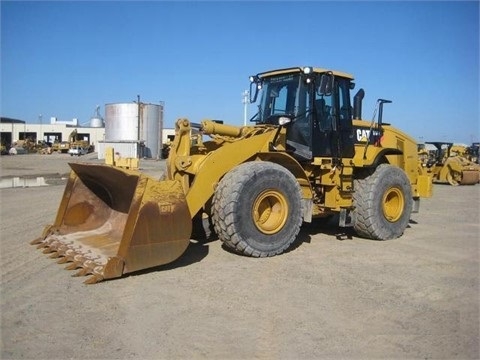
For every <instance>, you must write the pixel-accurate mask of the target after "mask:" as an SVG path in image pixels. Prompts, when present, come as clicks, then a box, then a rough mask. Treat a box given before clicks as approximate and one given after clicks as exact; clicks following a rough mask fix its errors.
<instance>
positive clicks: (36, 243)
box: [30, 237, 43, 245]
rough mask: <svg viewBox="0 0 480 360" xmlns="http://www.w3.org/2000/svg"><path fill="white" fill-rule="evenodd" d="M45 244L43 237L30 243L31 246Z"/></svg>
mask: <svg viewBox="0 0 480 360" xmlns="http://www.w3.org/2000/svg"><path fill="white" fill-rule="evenodd" d="M42 243H43V237H38V238H36V239H33V240H32V241H30V245H38V244H42Z"/></svg>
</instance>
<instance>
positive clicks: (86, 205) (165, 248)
mask: <svg viewBox="0 0 480 360" xmlns="http://www.w3.org/2000/svg"><path fill="white" fill-rule="evenodd" d="M69 165H70V167H71V169H72V171H71V172H70V177H69V179H68V183H67V185H66V187H65V191H64V194H63V198H62V200H61V202H60V206H59V209H58V212H57V216H56V219H55V223H54V224H53V225H50V226H47V227H46V228H45V230H44V232H43V234H42V236H41V237H40V238H38V239H36V240H33V241H32V242H31V244H38V247H39V248H44V252H45V253H52V257H54V258H59V261H58V262H59V263H70V264H68V266H67V269H69V270H73V269H79V271H78V272H77V274H76V275H91V277H90V278H89V279H87V281H85V282H86V283H96V282H98V281H101V280H103V279H111V278H116V277H120V276H122V275H123V274H126V273H130V272H133V271H137V270H141V269H146V268H150V267H155V266H158V265H163V264H167V263H170V262H172V261H174V260H175V259H177V258H178V257H180V256H181V255H182V254H183V252H184V251H185V250H186V248H187V246H188V244H189V241H190V234H191V229H192V223H191V216H190V212H189V210H188V207H187V203H186V201H185V194H184V193H183V190H182V186H181V184H180V183H179V182H177V181H171V180H165V181H157V180H155V179H153V178H152V177H149V176H147V175H145V174H142V173H140V172H138V171H134V170H126V169H121V168H117V167H113V166H108V165H93V164H81V163H71V164H69Z"/></svg>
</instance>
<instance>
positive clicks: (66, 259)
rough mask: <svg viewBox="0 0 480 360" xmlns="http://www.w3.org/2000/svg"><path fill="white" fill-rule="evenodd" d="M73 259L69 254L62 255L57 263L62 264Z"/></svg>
mask: <svg viewBox="0 0 480 360" xmlns="http://www.w3.org/2000/svg"><path fill="white" fill-rule="evenodd" d="M71 261H72V260H70V259H69V258H68V257H67V256H62V257H61V258H60V259H58V261H57V264H60V265H61V264H65V263H67V262H71Z"/></svg>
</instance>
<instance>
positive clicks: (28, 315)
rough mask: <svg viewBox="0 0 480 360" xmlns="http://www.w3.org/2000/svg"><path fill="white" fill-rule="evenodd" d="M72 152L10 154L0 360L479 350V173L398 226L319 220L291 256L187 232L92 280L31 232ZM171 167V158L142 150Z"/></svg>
mask: <svg viewBox="0 0 480 360" xmlns="http://www.w3.org/2000/svg"><path fill="white" fill-rule="evenodd" d="M86 160H88V161H92V162H98V160H95V155H94V154H89V155H87V156H84V157H81V158H73V159H72V158H70V157H69V156H68V155H60V154H55V155H51V156H40V155H18V156H2V157H1V159H0V161H1V176H2V177H3V178H5V177H12V176H20V177H22V176H45V179H46V182H47V183H49V184H51V185H50V186H44V187H26V188H7V189H0V196H1V213H0V214H1V238H0V246H1V247H0V250H1V267H0V270H1V294H0V297H1V354H0V355H1V358H2V359H127V358H131V359H197V358H208V359H338V358H341V359H375V358H377V359H393V358H398V359H478V358H480V353H479V338H480V337H479V273H480V271H479V270H480V269H479V237H480V236H479V235H480V205H479V204H480V185H475V186H459V187H452V186H448V185H437V186H435V189H434V197H433V198H431V199H427V200H422V203H421V206H420V213H417V214H413V216H412V220H411V223H410V226H409V228H408V229H407V230H406V232H405V234H404V236H402V237H401V238H399V239H396V240H391V241H385V242H378V241H370V240H364V239H360V238H358V237H355V236H351V234H349V233H346V234H343V235H342V234H341V230H340V229H338V228H336V227H333V226H322V225H320V224H313V225H309V226H305V227H304V228H303V229H302V231H301V235H300V236H301V237H300V240H301V244H300V245H299V246H298V247H296V248H294V249H293V250H292V251H289V252H287V253H285V254H283V255H280V256H276V257H273V258H267V259H253V258H248V257H243V256H238V255H235V254H232V253H230V252H228V251H227V250H225V249H224V248H223V247H222V246H221V243H220V242H219V241H211V242H208V243H206V244H199V243H194V242H192V243H191V244H190V246H189V248H188V249H187V251H186V253H185V254H184V255H183V256H182V257H181V258H180V259H179V260H177V261H176V262H174V263H172V264H170V265H167V266H162V267H157V268H153V269H149V270H146V271H142V272H140V273H136V274H134V275H130V276H125V277H123V278H120V279H115V280H110V281H104V282H101V283H98V284H96V285H84V284H83V280H84V279H85V278H73V277H71V276H70V275H71V272H68V271H66V270H63V267H64V265H58V264H57V263H56V262H55V260H53V259H50V258H49V257H48V256H47V255H45V254H42V252H41V251H40V250H37V249H36V248H35V247H34V246H31V245H29V244H28V242H29V241H30V240H32V239H34V238H36V237H38V236H39V235H40V234H41V231H42V229H43V227H44V226H45V225H46V224H49V223H51V222H52V221H53V220H54V217H55V214H56V210H57V207H58V204H59V201H60V198H61V197H62V193H63V188H64V184H65V181H64V180H62V177H64V176H65V175H66V174H67V173H68V166H67V162H68V161H86ZM140 165H141V168H142V170H143V171H145V172H148V173H150V174H152V175H155V176H157V175H159V174H161V172H162V169H163V166H164V163H163V162H162V161H154V160H141V162H140Z"/></svg>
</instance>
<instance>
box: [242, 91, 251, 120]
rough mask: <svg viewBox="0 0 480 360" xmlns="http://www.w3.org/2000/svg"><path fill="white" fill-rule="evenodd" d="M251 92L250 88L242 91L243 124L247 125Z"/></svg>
mask: <svg viewBox="0 0 480 360" xmlns="http://www.w3.org/2000/svg"><path fill="white" fill-rule="evenodd" d="M249 95H250V92H249V91H248V90H245V91H244V92H243V93H242V96H243V99H242V103H243V126H247V107H248V103H249V101H248V98H249Z"/></svg>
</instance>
